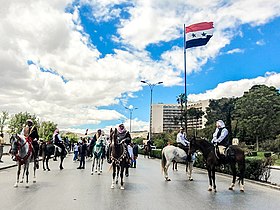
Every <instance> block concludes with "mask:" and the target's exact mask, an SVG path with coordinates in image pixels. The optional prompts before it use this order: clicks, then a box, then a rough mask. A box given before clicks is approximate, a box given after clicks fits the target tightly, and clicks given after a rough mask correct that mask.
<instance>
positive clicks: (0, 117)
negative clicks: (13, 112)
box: [0, 111, 9, 133]
mask: <svg viewBox="0 0 280 210" xmlns="http://www.w3.org/2000/svg"><path fill="white" fill-rule="evenodd" d="M8 118H9V113H8V112H7V111H2V113H1V114H0V133H3V129H4V126H5V125H6V122H7V120H8Z"/></svg>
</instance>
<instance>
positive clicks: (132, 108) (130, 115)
mask: <svg viewBox="0 0 280 210" xmlns="http://www.w3.org/2000/svg"><path fill="white" fill-rule="evenodd" d="M124 108H126V109H127V110H129V133H131V118H132V112H133V110H135V109H138V108H137V107H133V106H129V107H126V106H125V107H124Z"/></svg>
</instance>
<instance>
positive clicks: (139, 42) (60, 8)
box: [0, 0, 280, 130]
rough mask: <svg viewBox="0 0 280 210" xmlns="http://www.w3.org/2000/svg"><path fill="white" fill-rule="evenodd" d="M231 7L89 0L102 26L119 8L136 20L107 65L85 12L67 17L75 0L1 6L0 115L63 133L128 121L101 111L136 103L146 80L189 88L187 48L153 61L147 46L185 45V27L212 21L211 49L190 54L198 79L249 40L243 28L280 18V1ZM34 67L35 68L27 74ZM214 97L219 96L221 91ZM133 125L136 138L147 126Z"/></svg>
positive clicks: (123, 29)
mask: <svg viewBox="0 0 280 210" xmlns="http://www.w3.org/2000/svg"><path fill="white" fill-rule="evenodd" d="M227 2H228V1H220V0H214V1H205V2H201V1H200V2H199V3H198V2H197V1H196V0H193V1H185V0H176V1H168V0H155V1H146V0H135V1H133V2H131V1H128V0H107V1H103V0H95V1H89V0H82V1H81V5H82V4H83V3H85V4H88V5H91V6H92V7H93V8H94V9H93V11H94V13H93V16H92V18H94V19H95V21H98V22H100V23H102V21H109V20H111V19H114V18H118V17H119V16H120V12H121V11H120V9H119V8H118V7H115V5H120V4H121V3H126V4H127V5H128V6H127V7H126V8H125V10H126V11H127V13H129V14H130V17H129V19H126V20H125V19H122V20H120V25H119V26H118V33H119V34H117V35H112V38H113V39H114V40H115V41H118V42H119V43H120V44H121V45H122V46H123V47H124V48H122V50H120V49H115V50H114V54H107V55H106V56H105V57H104V58H100V55H101V53H100V52H99V51H98V49H97V48H96V46H94V45H93V44H92V43H91V42H90V39H89V35H88V34H86V33H85V32H84V29H83V26H82V24H81V19H80V14H79V6H81V5H79V6H77V7H74V8H73V11H74V12H73V14H70V13H65V8H67V7H71V6H70V5H69V4H71V3H72V1H70V0H52V1H47V0H37V1H31V0H26V1H21V0H13V1H4V2H1V7H0V34H1V36H0V46H1V48H0V64H1V83H0V88H1V92H0V110H7V111H9V113H12V114H13V113H18V112H20V111H28V112H31V113H36V114H37V115H38V116H39V117H40V119H41V120H51V121H54V122H56V123H58V124H59V126H60V127H61V128H67V127H71V126H74V125H81V124H89V123H92V124H99V123H100V122H101V121H103V120H117V119H119V118H123V117H124V116H123V115H122V114H120V113H118V112H117V111H114V110H106V109H102V110H100V109H98V108H97V107H98V106H108V105H112V104H117V103H119V100H120V99H126V100H127V98H131V97H133V93H134V92H137V91H139V90H141V88H142V87H141V83H140V82H139V81H140V80H150V81H151V82H158V80H159V78H160V80H162V81H164V85H165V86H174V85H178V84H181V83H182V78H181V73H182V72H183V59H182V57H183V52H182V47H176V46H175V47H173V48H172V49H171V50H170V51H166V52H164V53H163V54H162V55H161V58H160V60H157V61H154V60H153V59H152V58H151V57H150V54H149V52H147V51H145V47H147V46H148V45H150V44H158V43H161V42H168V41H172V40H174V39H177V38H182V27H183V25H182V24H183V23H190V24H191V23H195V22H200V21H205V19H207V21H211V20H213V21H214V23H215V30H216V31H215V33H214V36H213V38H212V39H211V41H210V42H209V44H208V45H207V46H205V47H201V48H196V49H192V50H188V51H187V70H188V73H190V72H192V71H199V70H201V67H202V66H203V65H204V64H205V63H206V62H207V61H208V60H209V59H214V58H215V57H216V56H217V55H219V52H220V50H221V49H222V48H223V47H224V46H226V45H227V44H229V43H230V41H231V39H232V38H233V37H234V36H236V35H240V34H242V32H241V31H240V30H239V26H240V25H241V24H251V25H252V26H255V25H260V24H265V23H267V22H268V21H270V20H271V19H273V18H275V17H277V16H278V15H279V14H280V6H279V3H278V0H277V1H276V0H270V1H265V0H263V1H260V0H259V1H251V0H247V1H243V0H242V1H241V0H239V1H232V2H231V3H227ZM248 5H249V6H248ZM101 40H102V39H101ZM28 60H31V61H33V62H34V64H33V65H30V66H28V64H27V61H28ZM40 68H44V69H50V70H52V71H54V72H57V74H58V75H55V74H52V73H48V72H42V71H40ZM61 76H63V77H64V78H65V79H66V80H67V81H68V82H67V83H65V82H64V81H63V80H62V78H61ZM274 77H275V75H274V76H273V77H272V76H267V78H270V79H271V80H273V79H272V78H274ZM128 81H129V82H128ZM230 83H231V82H229V83H227V84H230ZM233 83H234V82H233ZM244 87H247V86H244ZM219 89H220V86H219ZM210 93H211V94H212V95H213V97H214V96H218V95H219V94H218V93H217V90H212V91H210ZM232 94H234V93H232ZM220 95H223V93H220ZM229 95H230V94H229ZM202 96H204V95H203V94H202ZM133 122H134V123H135V130H138V129H139V130H143V128H145V127H147V122H142V121H140V120H137V119H135V120H134V121H133ZM137 126H138V127H137ZM140 127H141V129H140Z"/></svg>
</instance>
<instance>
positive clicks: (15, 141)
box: [10, 134, 22, 155]
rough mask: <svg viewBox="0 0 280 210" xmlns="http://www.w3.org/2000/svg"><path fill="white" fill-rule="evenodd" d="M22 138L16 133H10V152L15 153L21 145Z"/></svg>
mask: <svg viewBox="0 0 280 210" xmlns="http://www.w3.org/2000/svg"><path fill="white" fill-rule="evenodd" d="M21 142H22V138H21V137H20V136H19V135H18V134H12V135H11V137H10V143H11V154H12V155H15V154H16V153H17V152H18V150H19V147H20V145H21Z"/></svg>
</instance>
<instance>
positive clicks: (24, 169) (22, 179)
mask: <svg viewBox="0 0 280 210" xmlns="http://www.w3.org/2000/svg"><path fill="white" fill-rule="evenodd" d="M25 171H26V168H25V165H24V167H23V173H22V177H21V180H20V182H19V183H23V181H24V175H25Z"/></svg>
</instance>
